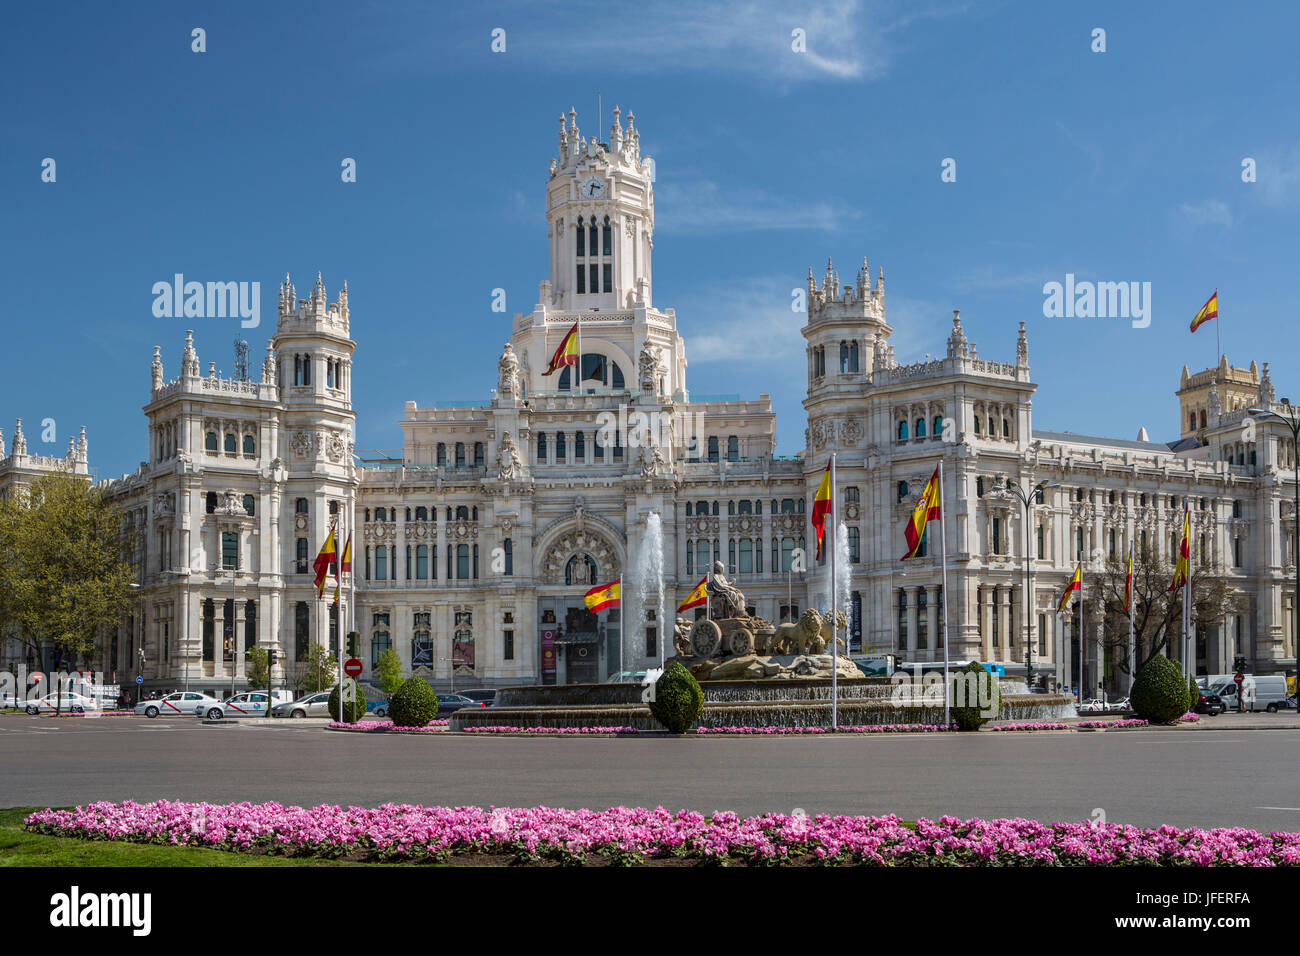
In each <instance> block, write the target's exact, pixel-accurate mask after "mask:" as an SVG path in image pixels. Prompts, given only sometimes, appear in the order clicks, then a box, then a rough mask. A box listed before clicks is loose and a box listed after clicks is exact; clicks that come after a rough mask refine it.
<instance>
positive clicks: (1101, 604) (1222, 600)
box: [1085, 547, 1240, 674]
mask: <svg viewBox="0 0 1300 956" xmlns="http://www.w3.org/2000/svg"><path fill="white" fill-rule="evenodd" d="M1127 573H1128V556H1127V555H1115V556H1112V557H1110V558H1109V559H1107V561H1106V564H1105V568H1104V570H1103V571H1102V573H1101V575H1099V576H1097V575H1094V576H1093V578H1092V586H1091V587H1089V588H1088V593H1087V596H1086V598H1085V600H1087V601H1089V602H1091V603H1090V605H1089V608H1088V618H1089V620H1090V621H1091V620H1093V619H1094V615H1095V614H1096V613H1097V612H1098V609H1103V608H1104V611H1103V616H1102V621H1103V624H1102V643H1103V646H1104V648H1105V651H1106V654H1107V656H1108V657H1109V659H1110V660H1111V661H1112V662H1113V664H1114V666H1115V667H1116V668H1117V669H1118V670H1120V671H1122V672H1123V673H1125V674H1137V673H1138V672H1140V671H1141V670H1142V668H1143V667H1144V666H1145V665H1146V663H1147V662H1148V661H1150V660H1151V658H1153V657H1156V656H1160V655H1163V656H1166V657H1181V652H1182V634H1183V591H1182V588H1179V589H1178V591H1176V592H1171V591H1170V590H1169V584H1170V582H1171V581H1173V579H1174V562H1173V561H1169V560H1166V559H1164V558H1162V557H1161V556H1160V555H1158V554H1156V553H1155V552H1154V551H1153V550H1152V549H1151V548H1150V547H1147V548H1144V549H1142V550H1141V551H1136V552H1135V553H1134V555H1133V655H1132V659H1130V656H1129V649H1128V646H1129V633H1128V630H1129V629H1128V612H1127V611H1125V610H1124V579H1125V577H1126V575H1127ZM1086 580H1087V576H1086V575H1085V581H1086ZM1185 587H1190V588H1191V592H1192V614H1191V623H1192V633H1193V635H1194V634H1195V632H1196V628H1197V627H1203V626H1209V625H1211V624H1215V623H1222V621H1223V616H1224V614H1226V613H1228V612H1229V611H1231V610H1233V609H1234V608H1235V607H1236V606H1237V604H1238V602H1239V600H1240V598H1239V597H1238V596H1237V595H1235V594H1234V593H1233V592H1232V591H1231V590H1230V589H1229V588H1228V585H1227V583H1226V582H1225V581H1224V580H1223V578H1221V577H1219V576H1217V574H1216V569H1215V568H1214V567H1213V566H1211V567H1208V568H1207V567H1205V566H1203V565H1199V564H1198V563H1197V562H1196V561H1195V560H1193V561H1192V570H1191V580H1190V582H1189V583H1188V584H1187V585H1185ZM1193 640H1195V638H1193ZM1194 652H1195V648H1194V647H1193V653H1194ZM1189 670H1190V668H1189Z"/></svg>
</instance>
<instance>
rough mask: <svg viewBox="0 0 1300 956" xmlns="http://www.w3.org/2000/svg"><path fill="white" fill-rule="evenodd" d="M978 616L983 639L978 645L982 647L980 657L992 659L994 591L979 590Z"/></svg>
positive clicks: (984, 588)
mask: <svg viewBox="0 0 1300 956" xmlns="http://www.w3.org/2000/svg"><path fill="white" fill-rule="evenodd" d="M978 593H979V598H978V600H979V614H980V633H981V634H982V635H983V637H982V638H981V640H980V643H981V644H982V645H983V648H982V656H983V658H984V660H986V661H989V660H992V659H993V598H994V591H993V589H992V588H989V587H982V588H980V589H979V592H978Z"/></svg>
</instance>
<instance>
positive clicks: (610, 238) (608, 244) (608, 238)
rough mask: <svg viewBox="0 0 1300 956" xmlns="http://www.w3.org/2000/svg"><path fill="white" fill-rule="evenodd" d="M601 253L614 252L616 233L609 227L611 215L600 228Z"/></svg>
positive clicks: (609, 253)
mask: <svg viewBox="0 0 1300 956" xmlns="http://www.w3.org/2000/svg"><path fill="white" fill-rule="evenodd" d="M600 253H601V255H604V256H612V255H613V254H614V234H613V231H612V230H611V229H610V228H609V216H606V217H605V222H604V225H602V226H601V229H600ZM605 291H606V292H608V291H609V290H608V289H606V290H605Z"/></svg>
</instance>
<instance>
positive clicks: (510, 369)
mask: <svg viewBox="0 0 1300 956" xmlns="http://www.w3.org/2000/svg"><path fill="white" fill-rule="evenodd" d="M518 387H519V359H518V358H517V357H516V356H515V349H514V346H513V345H511V344H510V343H509V342H507V343H506V347H505V349H504V350H503V351H502V352H501V359H500V361H498V362H497V395H499V396H501V397H503V398H509V397H511V396H513V395H514V394H515V391H516V390H517V389H518Z"/></svg>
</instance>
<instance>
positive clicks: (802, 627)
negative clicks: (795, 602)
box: [772, 608, 822, 654]
mask: <svg viewBox="0 0 1300 956" xmlns="http://www.w3.org/2000/svg"><path fill="white" fill-rule="evenodd" d="M821 629H822V617H821V615H820V614H818V613H817V612H816V611H815V610H813V609H812V608H809V609H808V610H806V611H804V612H803V614H801V615H800V616H799V620H797V621H795V622H794V623H793V624H791V623H789V622H787V623H785V624H778V625H777V626H776V633H775V634H773V635H772V653H774V654H807V653H808V651H809V648H810V647H811V646H812V645H813V643H814V642H815V641H817V640H818V638H819V635H820V634H821Z"/></svg>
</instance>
